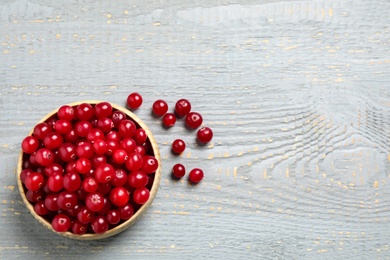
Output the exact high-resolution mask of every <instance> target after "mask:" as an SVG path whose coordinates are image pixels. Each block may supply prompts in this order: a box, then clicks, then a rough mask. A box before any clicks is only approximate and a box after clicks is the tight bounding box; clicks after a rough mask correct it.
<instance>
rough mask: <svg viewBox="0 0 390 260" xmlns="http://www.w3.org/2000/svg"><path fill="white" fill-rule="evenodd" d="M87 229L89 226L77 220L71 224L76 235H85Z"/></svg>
mask: <svg viewBox="0 0 390 260" xmlns="http://www.w3.org/2000/svg"><path fill="white" fill-rule="evenodd" d="M87 228H88V226H87V224H83V223H81V222H80V221H77V220H76V221H74V222H73V223H72V224H71V230H72V232H73V233H74V234H76V235H83V234H85V233H86V232H87Z"/></svg>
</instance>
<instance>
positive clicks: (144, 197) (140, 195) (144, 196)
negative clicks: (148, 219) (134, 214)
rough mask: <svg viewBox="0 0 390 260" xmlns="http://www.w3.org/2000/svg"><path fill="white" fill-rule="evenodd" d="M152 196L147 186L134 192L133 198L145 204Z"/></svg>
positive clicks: (138, 202) (136, 201)
mask: <svg viewBox="0 0 390 260" xmlns="http://www.w3.org/2000/svg"><path fill="white" fill-rule="evenodd" d="M149 197H150V192H149V190H148V189H147V188H145V187H143V188H138V189H136V190H135V191H134V193H133V200H134V202H135V203H137V204H141V205H142V204H145V203H146V202H147V201H148V200H149Z"/></svg>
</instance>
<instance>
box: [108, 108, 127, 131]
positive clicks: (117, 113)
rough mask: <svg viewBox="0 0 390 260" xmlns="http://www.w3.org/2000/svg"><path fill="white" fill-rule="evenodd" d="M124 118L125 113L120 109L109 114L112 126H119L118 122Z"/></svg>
mask: <svg viewBox="0 0 390 260" xmlns="http://www.w3.org/2000/svg"><path fill="white" fill-rule="evenodd" d="M124 119H126V114H125V113H123V112H122V111H119V110H117V111H115V112H114V113H112V115H111V120H112V122H113V123H114V127H116V128H118V127H119V123H120V122H121V121H122V120H124Z"/></svg>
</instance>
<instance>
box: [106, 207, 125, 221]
mask: <svg viewBox="0 0 390 260" xmlns="http://www.w3.org/2000/svg"><path fill="white" fill-rule="evenodd" d="M106 218H107V221H108V223H110V224H111V225H116V224H118V223H119V221H120V220H121V216H120V213H119V210H117V209H112V210H110V211H108V212H107V214H106Z"/></svg>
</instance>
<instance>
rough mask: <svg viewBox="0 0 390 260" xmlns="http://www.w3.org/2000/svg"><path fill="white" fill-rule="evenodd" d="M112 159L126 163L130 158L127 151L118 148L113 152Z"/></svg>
mask: <svg viewBox="0 0 390 260" xmlns="http://www.w3.org/2000/svg"><path fill="white" fill-rule="evenodd" d="M112 159H113V161H114V162H115V163H117V164H122V163H125V162H126V160H127V159H128V156H127V153H126V151H125V150H123V149H116V150H115V151H114V153H113V154H112Z"/></svg>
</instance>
